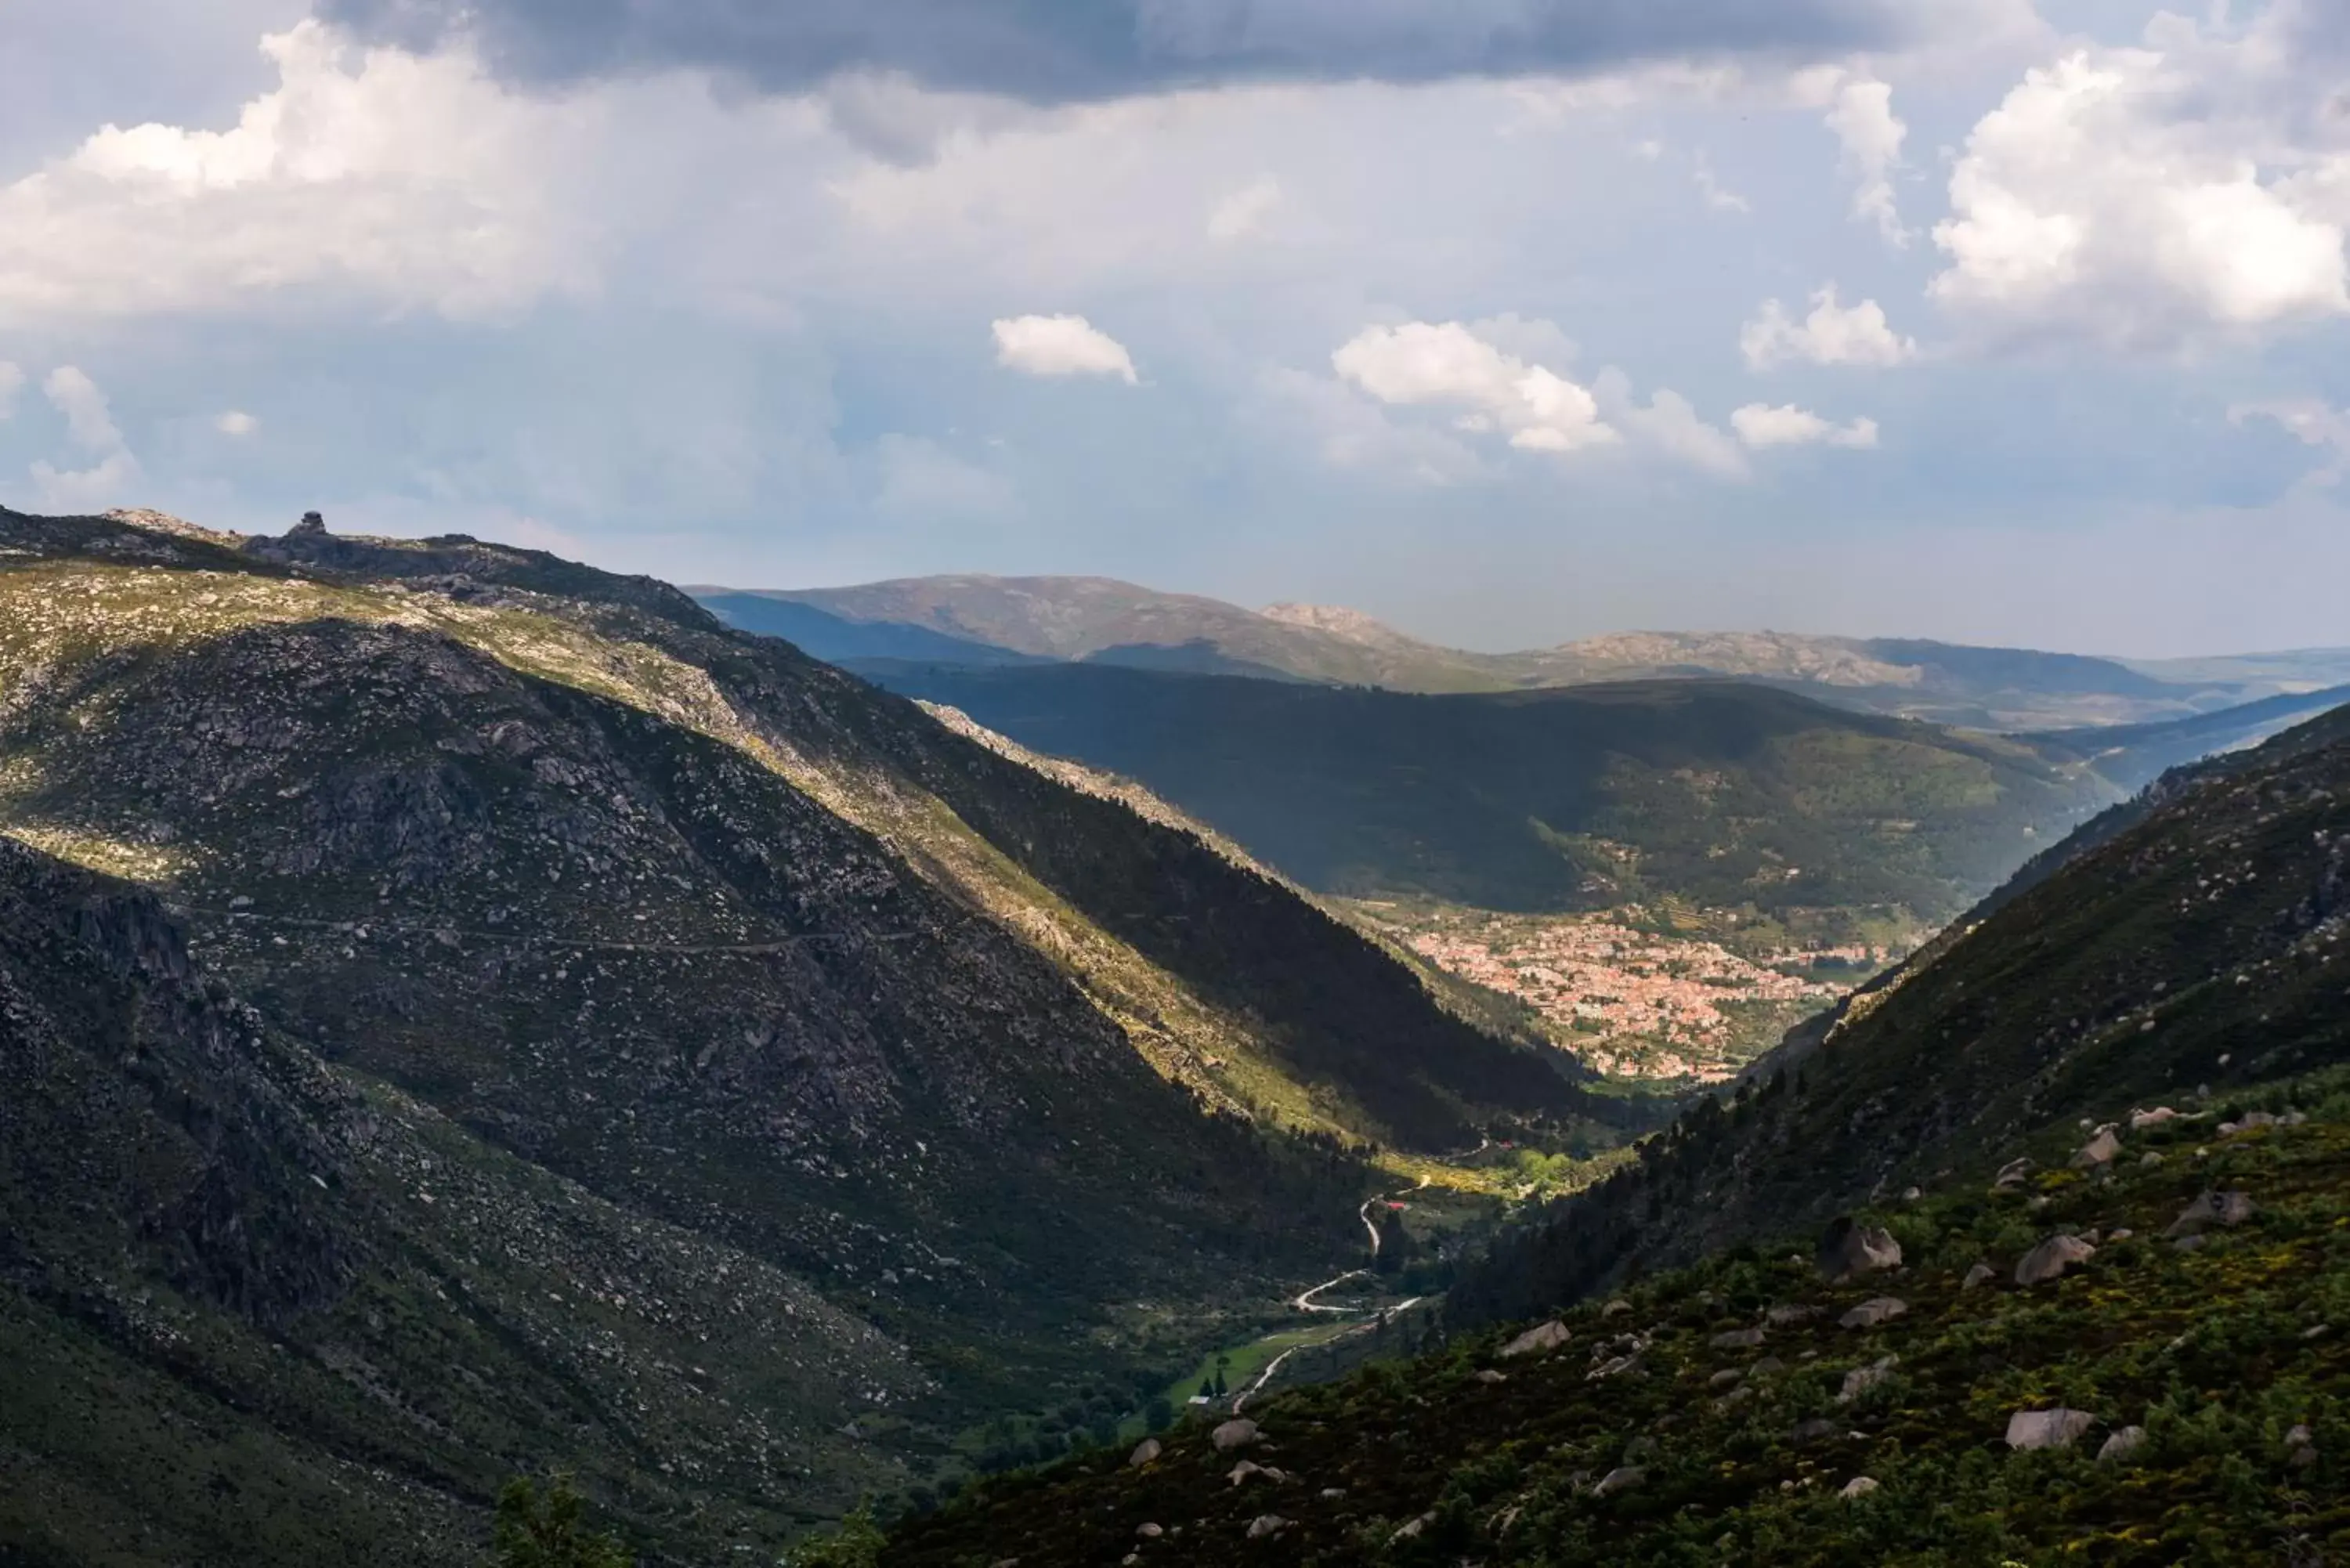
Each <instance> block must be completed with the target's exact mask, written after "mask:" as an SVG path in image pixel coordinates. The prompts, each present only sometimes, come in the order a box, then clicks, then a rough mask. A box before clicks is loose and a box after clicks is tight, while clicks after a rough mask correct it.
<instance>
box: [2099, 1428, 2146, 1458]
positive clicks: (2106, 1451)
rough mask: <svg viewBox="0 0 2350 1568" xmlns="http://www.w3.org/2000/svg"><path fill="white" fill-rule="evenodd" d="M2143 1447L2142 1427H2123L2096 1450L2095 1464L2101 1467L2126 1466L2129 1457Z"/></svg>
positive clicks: (2144, 1440)
mask: <svg viewBox="0 0 2350 1568" xmlns="http://www.w3.org/2000/svg"><path fill="white" fill-rule="evenodd" d="M2145 1446H2146V1428H2144V1427H2124V1428H2122V1429H2121V1430H2120V1431H2118V1432H2116V1433H2115V1434H2114V1435H2113V1436H2112V1437H2110V1438H2106V1441H2105V1444H2104V1446H2103V1447H2101V1448H2100V1449H2097V1462H2098V1463H2099V1464H2101V1465H2126V1464H2127V1463H2129V1461H2130V1458H2131V1456H2132V1455H2134V1454H2136V1453H2137V1451H2138V1449H2142V1448H2144V1447H2145Z"/></svg>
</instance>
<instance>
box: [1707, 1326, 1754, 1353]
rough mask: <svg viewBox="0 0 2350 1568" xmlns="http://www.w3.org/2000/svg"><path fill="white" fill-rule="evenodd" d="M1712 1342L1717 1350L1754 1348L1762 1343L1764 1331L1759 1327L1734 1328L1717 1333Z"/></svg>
mask: <svg viewBox="0 0 2350 1568" xmlns="http://www.w3.org/2000/svg"><path fill="white" fill-rule="evenodd" d="M1710 1343H1711V1345H1713V1347H1714V1349H1716V1350H1752V1349H1753V1348H1754V1347H1755V1346H1757V1345H1761V1344H1762V1343H1763V1331H1762V1330H1761V1329H1759V1328H1733V1329H1731V1330H1729V1331H1727V1332H1725V1333H1722V1334H1715V1335H1714V1336H1713V1338H1712V1340H1711V1342H1710Z"/></svg>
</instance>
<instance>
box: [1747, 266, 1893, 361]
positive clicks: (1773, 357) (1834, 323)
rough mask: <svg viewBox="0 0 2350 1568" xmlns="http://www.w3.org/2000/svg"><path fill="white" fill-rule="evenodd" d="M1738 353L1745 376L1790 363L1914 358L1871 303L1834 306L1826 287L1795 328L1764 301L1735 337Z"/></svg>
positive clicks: (1879, 308)
mask: <svg viewBox="0 0 2350 1568" xmlns="http://www.w3.org/2000/svg"><path fill="white" fill-rule="evenodd" d="M1738 347H1739V351H1740V352H1741V353H1742V354H1743V355H1744V356H1745V357H1746V367H1747V369H1750V370H1767V369H1771V368H1772V367H1773V366H1774V365H1779V364H1783V363H1785V362H1786V361H1788V360H1791V359H1792V360H1802V361H1804V362H1806V363H1809V364H1814V365H1898V364H1900V363H1901V362H1902V361H1903V360H1905V359H1908V358H1912V357H1913V356H1915V355H1916V354H1917V352H1918V345H1917V344H1916V342H1914V341H1913V340H1911V339H1910V338H1908V337H1900V336H1898V335H1897V334H1896V333H1895V332H1894V330H1893V328H1892V327H1891V326H1890V325H1889V324H1888V323H1887V321H1886V319H1885V309H1884V307H1883V306H1880V305H1878V304H1877V301H1875V300H1873V299H1864V300H1862V301H1861V302H1860V303H1859V304H1858V305H1854V306H1843V305H1839V304H1837V303H1836V286H1835V285H1834V284H1832V283H1831V284H1829V285H1827V286H1825V287H1823V288H1821V289H1819V290H1818V291H1816V292H1815V293H1814V294H1813V296H1812V310H1811V314H1810V315H1808V316H1806V317H1804V319H1803V320H1802V321H1800V322H1797V321H1794V320H1792V319H1790V318H1789V317H1788V315H1787V309H1786V306H1783V305H1781V304H1780V303H1779V302H1778V301H1777V300H1775V299H1766V300H1764V301H1763V310H1762V314H1761V315H1759V316H1757V317H1755V318H1754V319H1753V320H1752V321H1750V322H1748V323H1747V324H1746V326H1745V328H1744V329H1743V330H1742V332H1740V334H1739V337H1738Z"/></svg>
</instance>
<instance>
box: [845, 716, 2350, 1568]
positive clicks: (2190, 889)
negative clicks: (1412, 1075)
mask: <svg viewBox="0 0 2350 1568" xmlns="http://www.w3.org/2000/svg"><path fill="white" fill-rule="evenodd" d="M2118 815H2119V816H2120V817H2121V818H2122V819H2123V820H2120V821H2119V822H2118V823H2116V822H2115V821H2110V820H2109V821H2106V822H2104V823H2101V824H2099V825H2097V826H2095V830H2094V831H2091V832H2086V833H2085V835H2084V836H2083V837H2082V838H2081V839H2080V840H2079V841H2077V842H2075V843H2074V845H2073V846H2071V848H2070V851H2069V853H2068V854H2067V855H2066V856H2065V857H2064V858H2063V860H2062V863H2061V864H2057V865H2055V866H2054V867H2043V868H2042V871H2041V872H2040V873H2039V874H2036V875H2035V876H2034V877H2033V878H2031V879H2030V880H2029V885H2027V886H2025V887H2022V888H2019V889H2015V890H2013V892H2012V896H2010V897H2006V898H2002V899H2000V900H1998V901H1996V903H1995V907H1992V908H1991V909H1989V911H1988V912H1987V913H1985V914H1984V916H1983V918H1982V919H1981V920H1980V921H1979V922H1977V923H1974V924H1972V925H1971V926H1970V927H1967V928H1965V929H1959V930H1956V931H1954V932H1953V934H1952V937H1951V939H1950V940H1949V941H1948V942H1946V943H1942V944H1938V946H1937V947H1936V948H1935V949H1933V950H1930V951H1929V952H1928V953H1925V954H1921V955H1920V956H1919V957H1918V959H1916V960H1913V961H1911V963H1910V964H1909V965H1908V967H1907V968H1906V970H1905V971H1903V972H1902V973H1901V974H1900V975H1899V976H1898V980H1897V981H1895V982H1894V983H1890V984H1887V985H1885V986H1882V987H1880V988H1879V989H1878V990H1877V991H1876V992H1873V993H1871V998H1870V1002H1869V1004H1868V1005H1866V1006H1855V1007H1853V1008H1850V1009H1848V1010H1847V1012H1846V1015H1845V1016H1844V1018H1843V1019H1842V1021H1841V1022H1840V1023H1839V1024H1838V1026H1837V1027H1836V1028H1835V1030H1834V1031H1833V1032H1832V1033H1830V1035H1829V1037H1828V1038H1827V1039H1826V1041H1825V1043H1823V1044H1819V1045H1818V1046H1817V1047H1816V1048H1815V1049H1814V1050H1813V1051H1812V1052H1811V1054H1809V1055H1808V1056H1807V1057H1804V1059H1802V1060H1801V1061H1800V1062H1799V1063H1795V1064H1791V1065H1790V1066H1789V1068H1788V1070H1787V1071H1784V1072H1781V1073H1777V1074H1773V1075H1769V1076H1767V1077H1764V1078H1763V1079H1762V1080H1761V1081H1759V1082H1755V1083H1750V1085H1748V1086H1747V1087H1746V1088H1745V1089H1744V1090H1743V1091H1742V1092H1741V1093H1739V1094H1737V1095H1735V1096H1731V1097H1730V1098H1728V1099H1727V1100H1726V1101H1725V1100H1716V1099H1707V1100H1705V1101H1703V1102H1701V1103H1700V1104H1699V1105H1698V1106H1696V1107H1695V1109H1694V1110H1692V1111H1691V1112H1690V1113H1689V1114H1687V1115H1685V1116H1683V1118H1682V1119H1681V1121H1680V1122H1679V1124H1677V1126H1676V1127H1675V1128H1674V1129H1673V1131H1672V1132H1671V1133H1670V1134H1669V1135H1667V1136H1665V1137H1660V1138H1658V1139H1656V1140H1652V1141H1651V1142H1650V1143H1648V1144H1647V1145H1645V1146H1643V1148H1642V1151H1641V1158H1639V1159H1638V1161H1637V1162H1636V1163H1634V1164H1633V1165H1631V1166H1628V1167H1627V1168H1624V1169H1622V1170H1619V1171H1618V1172H1617V1174H1616V1175H1614V1176H1613V1177H1611V1178H1610V1179H1608V1180H1607V1181H1606V1182H1605V1183H1603V1184H1601V1185H1600V1186H1598V1187H1596V1188H1595V1189H1591V1190H1589V1191H1587V1192H1586V1193H1583V1194H1581V1195H1579V1196H1577V1197H1575V1198H1571V1199H1565V1200H1564V1202H1563V1203H1562V1204H1561V1205H1560V1206H1559V1207H1558V1208H1557V1209H1556V1210H1555V1211H1554V1212H1553V1213H1552V1214H1551V1215H1550V1216H1549V1217H1548V1218H1547V1220H1545V1221H1544V1222H1543V1223H1541V1224H1540V1225H1538V1226H1536V1227H1534V1228H1533V1229H1531V1230H1529V1231H1526V1232H1524V1233H1523V1235H1521V1236H1520V1237H1519V1238H1518V1239H1517V1240H1516V1241H1514V1242H1513V1243H1511V1244H1505V1245H1503V1246H1502V1247H1500V1248H1497V1249H1496V1250H1495V1251H1494V1252H1493V1253H1492V1255H1491V1257H1490V1258H1489V1260H1488V1262H1486V1264H1485V1265H1484V1266H1483V1267H1482V1269H1481V1270H1480V1271H1478V1272H1475V1273H1474V1274H1472V1275H1471V1276H1470V1277H1468V1278H1464V1279H1463V1280H1462V1281H1461V1282H1460V1283H1459V1284H1458V1285H1456V1286H1455V1288H1454V1289H1453V1290H1452V1292H1451V1293H1450V1295H1449V1297H1448V1299H1447V1301H1446V1303H1445V1305H1444V1314H1445V1319H1446V1324H1447V1325H1448V1327H1449V1329H1450V1337H1449V1339H1448V1341H1447V1343H1445V1344H1444V1345H1442V1347H1441V1348H1440V1349H1438V1350H1436V1351H1435V1352H1434V1353H1432V1354H1428V1355H1422V1356H1420V1357H1419V1359H1416V1360H1409V1361H1404V1360H1396V1359H1389V1360H1388V1361H1386V1362H1384V1363H1381V1364H1378V1365H1374V1366H1370V1367H1368V1368H1367V1369H1365V1370H1363V1371H1360V1372H1358V1373H1357V1374H1355V1375H1353V1376H1349V1377H1347V1378H1344V1379H1342V1380H1340V1381H1338V1382H1336V1383H1332V1384H1328V1385H1325V1386H1318V1387H1309V1388H1305V1389H1300V1390H1296V1391H1294V1392H1290V1393H1287V1394H1282V1395H1277V1396H1274V1397H1266V1398H1263V1399H1260V1400H1257V1401H1253V1402H1252V1403H1251V1404H1250V1405H1249V1407H1248V1408H1247V1410H1246V1413H1245V1416H1246V1425H1245V1426H1243V1427H1238V1428H1223V1427H1219V1426H1217V1425H1216V1423H1217V1422H1219V1421H1222V1419H1223V1413H1220V1414H1219V1415H1217V1416H1216V1417H1212V1418H1211V1419H1209V1420H1201V1421H1194V1422H1191V1423H1188V1424H1186V1425H1184V1426H1182V1427H1180V1428H1177V1429H1176V1430H1175V1431H1174V1432H1173V1433H1171V1434H1170V1435H1169V1436H1168V1437H1167V1438H1164V1439H1163V1440H1162V1441H1161V1443H1160V1445H1159V1449H1158V1451H1157V1452H1156V1453H1155V1454H1143V1455H1139V1456H1137V1457H1136V1458H1135V1459H1133V1460H1132V1461H1131V1462H1129V1461H1128V1456H1127V1455H1125V1454H1123V1453H1118V1452H1111V1453H1107V1454H1102V1455H1098V1456H1089V1457H1087V1458H1083V1459H1076V1460H1072V1461H1069V1462H1066V1463H1064V1464H1062V1465H1059V1466H1057V1467H1054V1468H1051V1469H1045V1470H1042V1471H1038V1472H1033V1473H1029V1474H1024V1475H1018V1476H1011V1477H1004V1478H999V1479H996V1480H990V1481H987V1482H983V1483H981V1484H979V1485H977V1486H975V1487H973V1488H972V1489H970V1490H967V1491H966V1492H965V1493H964V1494H963V1496H962V1497H961V1498H960V1499H958V1500H957V1501H956V1502H955V1503H954V1505H953V1506H951V1508H948V1509H946V1510H944V1511H940V1512H938V1513H936V1514H933V1515H930V1516H926V1517H914V1518H910V1519H908V1520H906V1521H903V1522H902V1523H901V1524H900V1525H899V1528H898V1530H897V1532H896V1533H895V1535H894V1536H893V1538H892V1540H891V1542H890V1543H889V1552H888V1555H887V1557H886V1560H887V1561H889V1562H890V1563H893V1564H905V1565H907V1568H927V1565H930V1564H939V1565H941V1568H943V1565H945V1564H950V1563H964V1562H974V1561H976V1562H986V1561H991V1560H994V1559H997V1558H998V1557H1000V1555H1001V1554H1002V1553H1003V1552H1006V1551H1011V1550H1014V1549H1015V1547H1016V1550H1017V1552H1018V1554H1019V1558H1020V1561H1021V1562H1023V1563H1027V1564H1031V1565H1032V1568H1061V1565H1063V1564H1076V1563H1091V1562H1098V1561H1101V1560H1103V1559H1104V1558H1105V1557H1106V1556H1108V1555H1110V1554H1111V1553H1114V1552H1121V1551H1132V1552H1135V1553H1136V1555H1137V1560H1138V1561H1140V1562H1149V1561H1151V1560H1153V1559H1154V1558H1156V1557H1165V1558H1167V1559H1168V1560H1170V1561H1172V1560H1184V1561H1197V1560H1208V1559H1211V1558H1229V1559H1230V1560H1232V1561H1246V1560H1249V1558H1250V1557H1251V1556H1252V1555H1253V1556H1255V1557H1259V1558H1263V1560H1266V1561H1283V1562H1314V1563H1332V1564H1341V1563H1392V1564H1399V1565H1402V1568H1418V1565H1428V1568H1433V1565H1435V1564H1440V1563H1457V1562H1461V1561H1464V1560H1466V1561H1483V1562H1503V1563H1544V1564H1555V1565H1557V1568H1579V1565H1583V1564H1598V1563H1611V1564H1612V1563H1630V1564H1666V1563H1690V1562H1700V1561H1733V1560H1734V1561H1738V1562H1742V1563H1789V1564H1793V1563H1846V1562H1851V1563H1982V1562H2018V1563H2024V1562H2030V1563H2040V1562H2050V1563H2053V1562H2057V1561H2065V1560H2072V1559H2074V1558H2076V1557H2080V1556H2083V1555H2090V1556H2094V1557H2095V1560H2096V1561H2099V1562H2111V1563H2129V1564H2135V1563H2147V1564H2152V1563H2174V1562H2182V1561H2193V1560H2197V1559H2201V1560H2205V1561H2211V1562H2251V1561H2272V1560H2278V1559H2285V1560H2294V1559H2299V1560H2303V1561H2307V1560H2314V1554H2315V1553H2316V1552H2320V1551H2324V1550H2330V1549H2334V1548H2336V1547H2338V1543H2339V1542H2341V1541H2342V1539H2343V1538H2344V1534H2345V1531H2350V1512H2345V1510H2344V1508H2343V1506H2342V1504H2341V1502H2340V1501H2339V1500H2340V1498H2341V1495H2342V1492H2341V1487H2340V1473H2341V1466H2342V1463H2343V1459H2342V1454H2343V1452H2344V1449H2345V1443H2350V1428H2345V1425H2344V1419H2343V1415H2342V1412H2343V1411H2344V1410H2345V1408H2350V1354H2345V1349H2344V1347H2343V1342H2342V1338H2341V1334H2342V1328H2341V1318H2342V1309H2343V1306H2344V1303H2350V1252H2345V1249H2344V1247H2343V1245H2342V1243H2341V1226H2342V1220H2343V1215H2344V1213H2345V1210H2350V942H2345V940H2344V935H2345V927H2346V926H2350V711H2334V712H2333V713H2330V714H2328V715H2326V716H2325V717H2323V718H2321V719H2319V720H2317V721H2314V722H2312V723H2309V724H2306V725H2303V726H2302V727H2300V728H2298V729H2296V730H2293V731H2290V732H2286V733H2284V734H2283V735H2281V736H2279V737H2277V738H2276V739H2274V740H2272V741H2270V742H2266V743H2265V744H2263V745H2262V746H2261V747H2259V748H2257V749H2256V750H2253V751H2251V752H2248V753H2241V754H2239V755H2235V756H2231V757H2228V758H2225V759H2218V760H2215V761H2214V762H2212V763H2204V764H2200V765H2199V766H2198V767H2197V768H2195V769H2193V770H2191V771H2190V772H2189V774H2187V775H2186V776H2183V777H2174V778H2173V779H2171V780H2169V781H2167V783H2166V786H2165V787H2163V788H2161V789H2158V791H2156V792H2154V797H2153V798H2151V799H2150V800H2149V801H2147V802H2145V803H2142V804H2141V805H2139V806H2138V807H2137V808H2136V809H2134V810H2132V811H2129V812H2126V813H2120V814H2118ZM1880 1231H1881V1232H1882V1234H1881V1235H1880V1234H1879V1232H1880ZM1895 1249H1898V1256H1894V1255H1892V1254H1893V1252H1894V1251H1895ZM1608 1292H1614V1293H1616V1296H1615V1299H1613V1300H1605V1301H1604V1302H1603V1300H1602V1299H1601V1298H1602V1296H1603V1294H1604V1293H1608ZM1530 1321H1534V1322H1535V1323H1536V1324H1537V1327H1536V1328H1535V1329H1534V1330H1533V1331H1531V1332H1529V1331H1527V1329H1526V1324H1528V1323H1529V1322H1530ZM1403 1326H1404V1328H1405V1329H1409V1330H1411V1331H1414V1334H1412V1335H1407V1334H1406V1333H1404V1332H1403V1331H1402V1330H1401V1329H1396V1328H1393V1327H1391V1330H1390V1339H1391V1341H1393V1342H1396V1343H1401V1342H1403V1341H1404V1340H1405V1339H1406V1338H1407V1337H1411V1336H1416V1337H1419V1338H1422V1339H1425V1338H1426V1337H1428V1336H1429V1330H1428V1328H1427V1327H1425V1326H1423V1325H1419V1324H1406V1325H1403ZM1242 1461H1245V1462H1244V1463H1243V1462H1242ZM1040 1520H1051V1521H1055V1523H1054V1526H1053V1527H1052V1528H1049V1529H1042V1530H1040V1529H1038V1528H1037V1527H1036V1523H1035V1521H1040Z"/></svg>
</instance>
